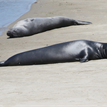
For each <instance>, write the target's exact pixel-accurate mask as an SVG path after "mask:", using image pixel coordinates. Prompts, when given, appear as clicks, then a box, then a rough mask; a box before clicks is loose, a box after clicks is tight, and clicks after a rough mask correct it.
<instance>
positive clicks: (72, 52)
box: [0, 40, 107, 66]
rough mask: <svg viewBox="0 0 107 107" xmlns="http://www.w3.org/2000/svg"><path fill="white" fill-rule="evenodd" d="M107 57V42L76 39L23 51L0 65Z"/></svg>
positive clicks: (82, 60)
mask: <svg viewBox="0 0 107 107" xmlns="http://www.w3.org/2000/svg"><path fill="white" fill-rule="evenodd" d="M104 58H107V43H100V42H95V41H89V40H76V41H71V42H65V43H60V44H56V45H52V46H48V47H44V48H40V49H35V50H31V51H27V52H22V53H19V54H16V55H14V56H12V57H10V58H9V59H8V60H6V61H2V62H1V63H0V66H16V65H33V64H49V63H60V62H74V61H80V62H86V61H88V60H95V59H104Z"/></svg>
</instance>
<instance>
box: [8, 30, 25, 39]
mask: <svg viewBox="0 0 107 107" xmlns="http://www.w3.org/2000/svg"><path fill="white" fill-rule="evenodd" d="M26 34H27V30H26V29H25V28H11V29H9V30H8V31H7V35H8V36H9V37H10V38H16V37H22V36H25V35H26Z"/></svg>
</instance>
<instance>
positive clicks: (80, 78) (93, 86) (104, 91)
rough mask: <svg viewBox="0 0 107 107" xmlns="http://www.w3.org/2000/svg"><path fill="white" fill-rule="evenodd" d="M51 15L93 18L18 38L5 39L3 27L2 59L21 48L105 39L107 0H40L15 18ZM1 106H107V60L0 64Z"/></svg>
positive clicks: (27, 48)
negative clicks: (42, 63)
mask: <svg viewBox="0 0 107 107" xmlns="http://www.w3.org/2000/svg"><path fill="white" fill-rule="evenodd" d="M52 16H65V17H69V18H72V19H77V20H83V21H90V22H92V23H93V24H91V25H80V26H70V27H65V28H60V29H54V30H50V31H47V32H43V33H39V34H36V35H33V36H29V37H23V38H14V39H7V38H8V37H7V36H6V32H4V34H3V35H2V36H0V61H3V60H6V59H8V58H9V57H10V56H12V55H14V54H16V53H19V52H23V51H27V50H31V49H36V48H40V47H44V46H48V45H53V44H56V43H61V42H66V41H72V40H79V39H87V40H94V41H99V42H107V0H38V2H37V3H34V4H33V5H32V7H31V10H30V11H29V12H28V13H26V14H24V15H23V16H22V17H20V18H19V19H18V20H17V21H19V20H22V19H25V18H28V17H52ZM7 20H8V18H7ZM17 21H15V22H14V23H12V24H11V25H10V26H9V28H10V27H12V26H13V25H14V24H15V23H16V22H17ZM0 107H107V60H106V59H103V60H92V61H89V62H86V63H80V62H73V63H56V64H46V65H31V66H14V67H1V68H0Z"/></svg>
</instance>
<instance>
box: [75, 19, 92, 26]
mask: <svg viewBox="0 0 107 107" xmlns="http://www.w3.org/2000/svg"><path fill="white" fill-rule="evenodd" d="M76 21H77V25H89V24H92V23H91V22H87V21H80V20H76Z"/></svg>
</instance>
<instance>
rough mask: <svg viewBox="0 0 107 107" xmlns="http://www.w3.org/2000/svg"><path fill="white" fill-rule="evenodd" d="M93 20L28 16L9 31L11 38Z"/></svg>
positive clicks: (84, 23) (83, 23)
mask: <svg viewBox="0 0 107 107" xmlns="http://www.w3.org/2000/svg"><path fill="white" fill-rule="evenodd" d="M87 24H91V22H87V21H79V20H74V19H70V18H66V17H61V16H57V17H48V18H28V19H25V20H21V21H19V22H18V23H17V24H16V25H14V26H13V28H11V29H9V30H8V31H7V35H8V36H9V37H10V38H15V37H23V36H30V35H33V34H37V33H40V32H44V31H47V30H51V29H55V28H60V27H66V26H71V25H87Z"/></svg>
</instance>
